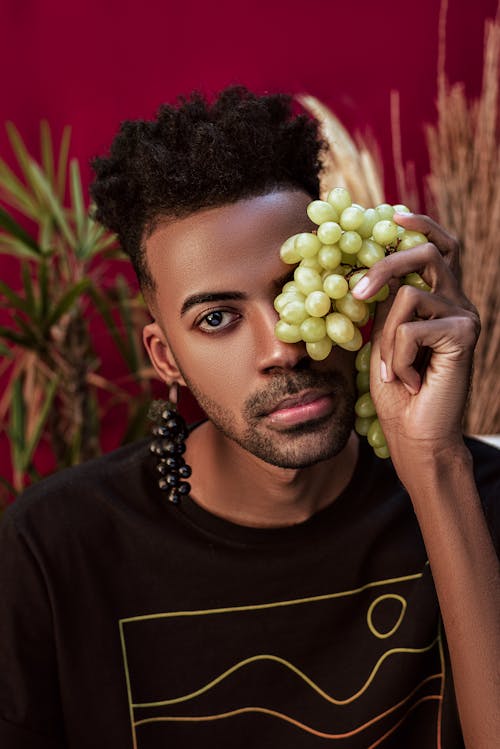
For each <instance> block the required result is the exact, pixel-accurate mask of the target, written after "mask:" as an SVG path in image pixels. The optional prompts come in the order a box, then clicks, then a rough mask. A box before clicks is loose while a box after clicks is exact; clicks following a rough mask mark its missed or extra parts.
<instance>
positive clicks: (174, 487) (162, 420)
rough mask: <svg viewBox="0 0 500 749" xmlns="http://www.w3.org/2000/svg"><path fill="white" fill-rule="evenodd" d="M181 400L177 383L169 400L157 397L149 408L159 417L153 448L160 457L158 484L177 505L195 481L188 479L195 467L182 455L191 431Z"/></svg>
mask: <svg viewBox="0 0 500 749" xmlns="http://www.w3.org/2000/svg"><path fill="white" fill-rule="evenodd" d="M177 400H178V386H177V383H174V384H173V385H171V386H170V390H169V399H168V401H154V402H153V403H152V405H151V408H150V411H149V415H150V418H152V419H153V420H154V421H156V426H155V427H154V428H153V435H154V438H153V440H152V442H151V444H150V450H151V452H152V453H153V455H156V456H157V458H158V462H157V464H156V470H157V471H158V473H159V474H160V478H159V480H158V486H159V487H160V489H161V490H162V491H166V492H168V494H167V499H168V501H169V502H172V503H173V504H175V505H177V504H179V502H180V501H181V499H182V497H183V496H186V495H187V494H189V492H190V491H191V485H190V484H189V483H188V482H187V481H185V480H184V479H187V478H189V477H190V476H191V468H190V467H189V466H188V465H187V464H186V461H185V460H184V458H183V457H182V456H183V454H184V452H185V451H186V445H185V443H184V440H185V439H186V437H187V436H188V433H189V432H188V428H187V426H186V422H185V421H184V419H183V418H182V416H181V415H180V413H179V412H178V411H177Z"/></svg>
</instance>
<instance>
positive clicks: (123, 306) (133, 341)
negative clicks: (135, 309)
mask: <svg viewBox="0 0 500 749" xmlns="http://www.w3.org/2000/svg"><path fill="white" fill-rule="evenodd" d="M116 290H117V292H118V309H119V310H120V316H121V319H122V320H123V324H124V327H125V334H126V336H127V344H128V345H127V350H128V352H129V353H128V357H127V362H128V364H129V367H130V369H131V371H132V372H137V370H138V368H139V364H140V359H139V352H138V349H137V331H136V329H135V326H134V324H133V322H132V317H131V315H130V297H131V294H130V289H129V287H128V284H127V282H126V280H125V278H124V277H123V276H121V275H119V276H117V278H116Z"/></svg>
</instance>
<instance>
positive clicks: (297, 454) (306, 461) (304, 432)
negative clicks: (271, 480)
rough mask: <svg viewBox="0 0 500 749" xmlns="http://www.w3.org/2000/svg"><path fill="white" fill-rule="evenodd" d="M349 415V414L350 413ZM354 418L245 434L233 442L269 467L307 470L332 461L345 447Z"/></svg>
mask: <svg viewBox="0 0 500 749" xmlns="http://www.w3.org/2000/svg"><path fill="white" fill-rule="evenodd" d="M351 414H352V412H351ZM353 427H354V416H353V415H351V416H350V418H344V419H341V420H335V421H334V423H332V420H331V419H329V420H327V421H326V422H323V423H317V422H315V423H308V424H304V425H300V426H295V427H293V428H291V429H287V430H286V431H280V432H277V431H272V432H271V433H270V432H269V431H265V432H264V431H260V430H258V429H256V430H254V431H252V432H251V433H250V432H249V433H247V434H246V435H245V437H244V438H243V439H242V440H236V441H237V442H238V443H239V444H240V446H241V447H243V448H244V449H245V450H247V451H248V452H250V453H252V455H255V456H256V457H257V458H260V459H261V460H263V461H264V462H266V463H269V464H270V465H273V466H277V467H278V468H295V469H299V468H308V467H309V466H313V465H315V464H316V463H321V462H322V461H324V460H328V459H329V458H333V457H334V456H335V455H338V454H339V453H340V452H342V450H343V449H344V447H345V446H346V444H347V442H348V440H349V437H350V435H351V432H352V429H353Z"/></svg>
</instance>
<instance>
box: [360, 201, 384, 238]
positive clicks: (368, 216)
mask: <svg viewBox="0 0 500 749" xmlns="http://www.w3.org/2000/svg"><path fill="white" fill-rule="evenodd" d="M377 221H379V217H378V214H377V211H376V210H375V208H366V209H365V212H364V214H363V221H362V222H361V224H360V225H359V226H358V228H357V229H356V231H357V232H358V234H359V235H360V237H362V239H369V237H371V235H372V230H373V227H374V226H375V224H376V223H377Z"/></svg>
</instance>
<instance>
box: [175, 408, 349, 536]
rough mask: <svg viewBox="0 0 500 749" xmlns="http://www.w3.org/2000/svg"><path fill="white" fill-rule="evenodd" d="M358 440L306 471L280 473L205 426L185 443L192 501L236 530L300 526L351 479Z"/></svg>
mask: <svg viewBox="0 0 500 749" xmlns="http://www.w3.org/2000/svg"><path fill="white" fill-rule="evenodd" d="M357 456H358V438H357V437H356V435H355V434H354V433H352V434H351V436H350V438H349V440H348V442H347V444H346V445H345V447H344V448H343V450H342V451H341V452H340V453H339V454H338V455H335V456H334V457H332V458H330V459H329V460H324V461H321V462H320V463H316V464H315V465H312V466H308V467H307V468H279V467H277V466H273V465H270V464H268V463H265V462H264V461H263V460H261V459H260V458H256V457H255V456H254V455H252V454H251V453H249V452H247V451H246V450H244V449H243V448H241V447H240V446H239V445H237V444H236V443H235V442H233V441H232V440H229V439H227V438H226V437H224V436H223V435H222V434H220V432H218V431H217V430H216V429H215V427H214V426H213V425H212V424H211V422H205V423H204V424H202V425H201V426H199V427H198V428H197V429H195V430H194V431H193V432H192V434H191V435H190V437H189V439H188V441H187V455H186V460H187V462H188V463H189V464H190V465H191V466H192V468H193V476H192V478H191V479H190V483H191V486H192V492H191V496H192V498H193V500H194V501H195V502H197V504H199V505H200V506H202V507H204V508H205V509H206V510H208V511H209V512H211V513H212V514H214V515H218V516H220V517H222V518H224V519H226V520H229V521H231V522H234V523H238V524H239V525H246V526H253V527H280V526H281V527H282V526H287V525H295V524H297V523H301V522H303V521H305V520H307V519H308V518H310V517H311V516H312V515H314V514H315V513H316V512H318V510H321V509H323V508H324V507H326V506H327V505H329V504H331V503H332V502H333V501H334V500H335V499H336V498H337V497H338V496H339V494H341V492H342V491H343V490H344V489H345V487H346V486H347V484H348V483H349V481H350V480H351V478H352V475H353V473H354V468H355V466H356V461H357Z"/></svg>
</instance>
